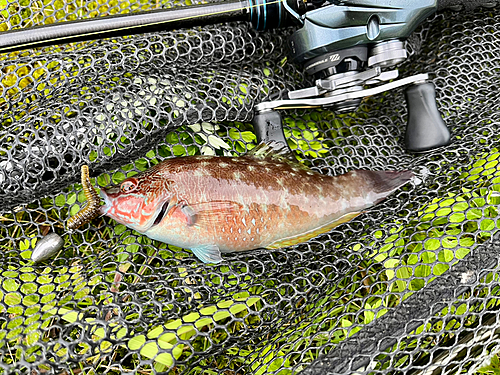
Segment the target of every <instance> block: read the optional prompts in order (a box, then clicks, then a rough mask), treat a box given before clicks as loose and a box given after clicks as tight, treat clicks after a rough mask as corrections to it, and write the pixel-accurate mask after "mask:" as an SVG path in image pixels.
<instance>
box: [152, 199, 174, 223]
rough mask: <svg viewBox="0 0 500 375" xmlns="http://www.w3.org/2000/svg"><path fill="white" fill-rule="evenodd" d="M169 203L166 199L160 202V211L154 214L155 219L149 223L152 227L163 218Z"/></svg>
mask: <svg viewBox="0 0 500 375" xmlns="http://www.w3.org/2000/svg"><path fill="white" fill-rule="evenodd" d="M169 203H170V201H166V202H165V203H163V204H162V206H161V210H160V212H158V215H156V218H155V221H154V222H153V225H151V227H154V226H156V225H158V224H160V223H161V221H162V220H163V218H164V217H165V215H166V214H167V212H168V204H169Z"/></svg>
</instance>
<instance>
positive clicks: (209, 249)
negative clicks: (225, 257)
mask: <svg viewBox="0 0 500 375" xmlns="http://www.w3.org/2000/svg"><path fill="white" fill-rule="evenodd" d="M191 251H192V252H193V253H194V255H196V257H197V258H198V259H199V260H201V261H202V262H203V263H220V262H222V257H221V255H220V250H219V247H218V246H217V245H203V246H197V247H193V248H191Z"/></svg>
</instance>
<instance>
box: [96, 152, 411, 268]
mask: <svg viewBox="0 0 500 375" xmlns="http://www.w3.org/2000/svg"><path fill="white" fill-rule="evenodd" d="M287 150H288V147H286V146H285V147H282V146H281V145H280V144H278V143H277V142H271V143H262V144H260V145H258V146H257V147H255V148H254V149H253V150H251V151H249V152H248V153H247V154H244V155H242V156H238V157H230V156H203V155H199V156H186V157H179V158H171V159H166V160H164V161H162V162H160V163H158V164H157V165H155V166H153V167H151V168H149V169H148V170H146V171H144V172H141V173H139V174H137V175H135V176H132V177H129V178H127V179H125V180H124V181H123V182H121V183H120V184H118V185H114V186H111V187H109V188H106V189H101V192H100V194H101V197H102V198H103V200H104V205H102V206H100V209H99V210H100V213H101V214H102V215H106V216H108V217H110V218H112V219H114V220H115V221H117V222H118V223H121V224H124V225H125V226H127V227H129V228H131V229H133V230H135V231H137V232H139V233H141V234H144V235H146V236H148V237H149V238H151V239H153V240H158V241H161V242H165V243H168V244H171V245H174V246H178V247H181V248H185V249H190V250H191V251H192V252H193V253H194V254H195V255H196V256H197V257H198V259H200V260H201V261H202V262H204V263H215V264H217V263H220V262H222V261H223V259H222V256H221V254H222V253H229V252H237V251H246V250H253V249H259V248H264V249H277V248H282V247H287V246H292V245H295V244H299V243H302V242H306V241H308V240H309V239H311V238H313V237H316V236H318V235H320V234H323V233H326V232H328V231H330V230H331V229H332V228H334V227H336V226H338V225H340V224H342V223H345V222H348V221H350V220H352V219H353V218H354V217H356V216H358V215H360V214H361V213H363V212H364V211H365V210H366V209H367V208H369V207H371V206H373V205H375V204H377V203H379V202H380V201H382V200H383V199H385V198H386V197H387V196H388V195H389V194H391V193H392V192H394V191H395V190H397V189H399V188H400V187H401V186H403V185H404V184H406V183H407V182H408V181H410V180H411V179H412V177H413V173H412V172H411V171H409V170H403V171H393V170H390V171H370V170H352V171H350V172H348V173H345V174H342V175H337V176H328V175H324V174H321V173H319V172H316V171H314V170H312V169H309V168H308V167H306V166H304V165H303V164H301V163H299V162H297V161H296V160H293V159H292V157H291V156H290V155H289V151H287Z"/></svg>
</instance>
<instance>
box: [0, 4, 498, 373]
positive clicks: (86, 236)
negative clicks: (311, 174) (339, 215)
mask: <svg viewBox="0 0 500 375" xmlns="http://www.w3.org/2000/svg"><path fill="white" fill-rule="evenodd" d="M176 5H179V4H174V3H168V2H157V3H151V4H146V3H142V2H141V3H137V2H136V3H131V2H126V3H123V2H117V1H114V0H113V1H110V2H105V1H93V2H91V1H89V2H84V1H78V2H67V3H65V2H63V1H35V0H33V1H22V2H12V3H10V2H5V1H4V2H3V3H2V2H0V6H1V7H2V10H0V16H1V17H2V19H3V20H2V22H3V23H2V24H1V25H2V28H3V30H6V29H12V28H17V27H31V26H34V25H39V24H45V23H52V22H63V21H67V20H72V19H77V18H78V19H79V18H86V17H94V16H98V15H103V14H116V13H121V12H129V11H134V10H138V9H142V10H147V9H152V8H157V7H170V6H176ZM499 30H500V16H498V14H497V12H496V11H495V10H494V9H476V10H475V11H474V12H471V13H452V12H448V13H441V14H438V15H436V16H433V17H431V19H429V20H427V21H426V22H425V23H424V25H422V26H421V27H419V28H418V29H417V31H415V32H414V33H413V34H412V36H411V38H410V39H409V41H408V43H407V48H408V50H409V52H410V57H409V59H408V60H407V61H406V62H405V63H403V64H402V65H401V66H400V71H401V75H402V76H407V75H411V74H416V73H421V72H428V73H431V74H432V76H433V82H434V83H435V85H436V88H437V100H438V106H439V108H440V110H441V112H442V114H443V116H444V119H445V121H446V123H447V124H448V126H449V127H450V129H451V130H452V132H453V143H452V144H451V145H450V146H447V147H445V148H443V149H439V150H435V151H433V152H430V153H428V154H425V155H411V154H408V153H406V152H405V150H404V148H403V138H404V130H405V124H406V114H407V111H406V107H405V103H404V97H403V92H402V90H396V91H393V92H389V93H386V94H384V95H378V96H375V97H371V98H369V99H367V100H365V101H364V102H363V103H362V105H361V107H360V109H359V110H358V111H357V112H355V113H352V114H348V115H338V114H335V113H333V112H330V111H327V110H323V111H318V110H315V111H313V110H300V111H299V110H297V111H287V112H284V113H283V117H284V122H285V133H286V136H287V138H288V139H289V145H290V146H291V147H292V148H293V149H294V150H295V152H296V155H297V156H298V158H299V159H301V160H302V162H303V163H305V164H307V165H309V166H310V167H311V168H313V169H315V170H318V171H320V172H322V173H324V174H329V175H335V174H340V173H344V172H347V171H349V170H351V169H355V168H366V169H376V170H381V169H403V168H410V169H412V170H413V171H414V172H415V173H416V175H417V176H418V180H416V181H415V182H414V183H413V184H412V185H408V186H406V187H405V188H403V189H401V190H400V191H399V192H398V193H396V194H394V195H391V196H390V198H389V199H387V200H386V201H384V202H383V203H381V204H379V205H377V206H376V207H374V208H372V209H370V210H368V212H366V213H364V214H363V215H361V216H359V217H358V218H356V219H354V220H353V221H352V222H349V223H347V224H344V225H342V226H340V227H338V228H336V229H335V230H333V231H331V232H329V233H328V234H325V235H322V236H320V237H318V238H316V239H313V240H311V241H309V242H308V243H306V244H301V245H297V246H293V247H290V248H285V249H281V250H273V251H266V250H257V251H251V252H244V253H240V254H229V255H225V256H224V259H225V261H224V262H223V263H221V264H219V265H204V264H202V263H201V262H200V261H199V260H197V259H196V258H195V257H194V255H193V254H192V253H191V252H190V251H188V250H183V249H179V248H175V247H172V246H169V245H166V244H163V243H159V242H155V241H152V240H150V239H148V238H147V237H145V236H141V235H139V234H138V233H136V232H133V231H131V230H129V229H127V228H126V227H124V226H123V225H117V224H116V223H115V222H113V221H112V220H110V219H107V218H99V219H95V220H93V221H92V223H91V225H86V226H84V227H83V228H80V229H79V230H77V231H76V232H74V233H73V234H71V235H68V234H65V233H64V229H63V228H64V222H65V220H66V219H67V218H68V216H69V215H70V214H74V213H75V212H77V211H78V210H79V208H80V207H81V206H82V205H83V202H84V197H83V193H82V191H81V186H80V184H79V169H80V166H81V165H82V164H88V165H89V166H90V170H91V175H92V177H93V179H92V182H93V183H94V184H95V185H96V186H97V187H99V186H100V187H105V186H108V185H109V184H111V183H117V182H120V181H122V180H123V179H124V178H125V177H126V176H130V175H132V174H135V173H137V172H138V171H142V170H144V169H146V168H148V167H149V166H151V165H154V164H156V163H158V161H160V160H163V159H165V158H169V157H179V156H183V155H193V154H200V153H201V154H218V155H225V154H227V155H234V156H237V155H241V154H243V153H245V152H246V151H247V150H248V149H250V148H252V147H253V146H255V144H256V138H255V136H254V134H253V132H252V130H253V129H252V125H251V123H250V121H251V118H252V109H253V106H254V104H256V103H259V102H260V101H262V100H263V99H265V98H266V97H267V96H268V95H279V93H280V92H282V91H283V90H288V89H298V88H302V87H305V85H307V84H308V83H311V82H310V80H309V78H308V77H305V76H304V75H303V74H302V73H301V70H300V68H299V67H296V66H294V65H293V64H292V63H290V61H288V60H287V59H286V51H285V40H286V36H287V35H289V34H290V32H292V30H291V29H286V30H280V31H275V32H262V33H259V32H256V31H253V30H252V29H251V28H250V27H249V26H248V25H247V24H244V23H234V24H228V25H215V26H210V27H205V28H203V29H201V28H194V29H189V30H178V31H174V32H161V33H153V34H145V35H138V36H134V37H127V38H114V39H109V40H102V41H92V42H82V43H78V44H72V45H63V46H58V47H45V48H42V49H39V50H36V51H33V50H30V51H24V52H20V53H13V54H3V55H1V56H0V61H1V66H2V70H1V73H0V81H1V86H0V90H1V91H0V92H1V94H0V107H1V119H2V120H1V121H2V125H1V131H0V157H1V159H0V182H1V188H0V207H1V209H0V234H1V239H0V247H1V252H0V258H1V260H2V262H1V277H0V368H1V369H2V370H3V373H29V374H60V375H62V374H101V373H109V374H118V373H128V372H132V373H138V374H154V373H172V374H177V373H190V374H191V373H193V374H198V373H204V374H215V373H224V374H247V373H254V374H263V373H274V374H289V373H297V372H300V371H304V373H311V374H314V373H327V372H329V373H343V374H344V373H345V374H347V373H351V372H352V371H357V372H358V373H370V372H371V373H383V374H388V373H391V374H392V373H404V374H436V375H437V374H451V373H459V372H466V371H471V372H472V371H474V370H475V369H477V368H478V367H480V366H482V365H484V364H485V363H486V362H485V361H487V360H488V359H489V358H490V356H491V355H492V354H494V353H495V352H496V351H497V350H498V349H497V343H498V332H499V330H500V323H499V321H498V315H499V311H498V306H499V301H498V295H499V285H498V279H499V269H498V267H499V265H498V261H497V259H498V255H499V253H500V243H499V241H498V239H497V235H496V232H497V231H498V228H499V227H500V223H499V222H498V220H497V218H498V209H497V205H498V204H499V203H500V166H499V164H498V160H499V157H500V151H499V150H498V144H499V143H498V139H499V136H498V124H499V121H500V118H499V117H500V112H499V111H498V103H499V102H500V94H499V86H500V82H499V73H498V71H499V66H500V56H499V53H498V51H499V49H500V31H499ZM49 231H54V232H56V233H59V234H61V235H63V237H64V239H65V246H64V248H63V250H62V251H61V252H60V253H59V254H58V255H57V257H56V258H55V259H51V260H49V261H47V262H45V263H42V264H40V265H32V264H31V263H30V261H29V258H30V254H31V250H32V249H33V247H34V245H35V243H36V241H37V240H38V239H40V238H42V237H43V236H44V235H45V234H46V233H48V232H49Z"/></svg>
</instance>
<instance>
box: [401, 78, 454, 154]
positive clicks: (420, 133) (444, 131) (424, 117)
mask: <svg viewBox="0 0 500 375" xmlns="http://www.w3.org/2000/svg"><path fill="white" fill-rule="evenodd" d="M405 99H406V104H407V106H408V124H407V126H406V135H405V144H406V148H407V150H408V151H412V152H425V151H430V150H432V149H435V148H438V147H441V146H446V145H448V144H450V141H451V134H450V131H449V130H448V128H447V127H446V124H445V123H444V121H443V119H442V117H441V113H439V111H438V108H437V104H436V89H435V87H434V85H433V84H432V83H431V82H424V83H415V84H412V85H410V86H409V87H407V88H406V90H405Z"/></svg>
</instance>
